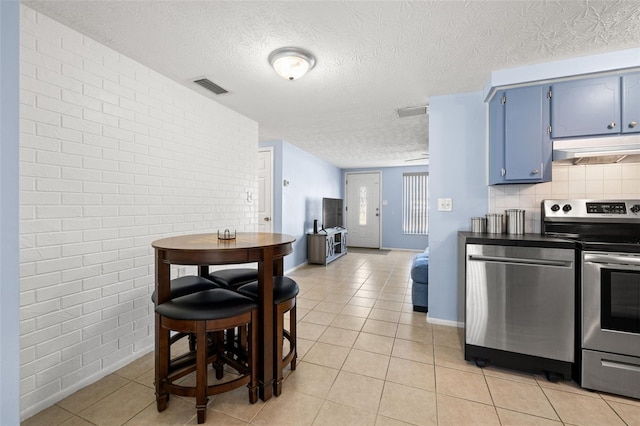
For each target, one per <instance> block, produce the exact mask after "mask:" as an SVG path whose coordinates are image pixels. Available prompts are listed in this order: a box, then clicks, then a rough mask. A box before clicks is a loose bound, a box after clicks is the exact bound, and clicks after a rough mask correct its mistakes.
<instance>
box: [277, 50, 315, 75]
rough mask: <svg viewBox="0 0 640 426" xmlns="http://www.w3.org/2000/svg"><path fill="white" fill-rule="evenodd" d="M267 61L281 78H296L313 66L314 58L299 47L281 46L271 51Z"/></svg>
mask: <svg viewBox="0 0 640 426" xmlns="http://www.w3.org/2000/svg"><path fill="white" fill-rule="evenodd" d="M269 63H270V64H271V66H272V67H273V69H274V70H276V72H277V73H278V74H279V75H280V76H281V77H282V78H286V79H287V80H297V79H299V78H300V77H302V76H303V75H305V74H306V73H307V71H309V70H310V69H311V68H313V66H314V65H315V64H316V58H315V57H314V56H313V54H312V53H311V52H309V51H306V50H304V49H300V48H299V47H281V48H280V49H276V50H274V51H273V52H271V54H270V55H269Z"/></svg>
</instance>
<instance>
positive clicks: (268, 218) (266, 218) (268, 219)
mask: <svg viewBox="0 0 640 426" xmlns="http://www.w3.org/2000/svg"><path fill="white" fill-rule="evenodd" d="M263 220H264V221H265V222H269V221H270V220H271V218H270V217H265V218H264V219H263Z"/></svg>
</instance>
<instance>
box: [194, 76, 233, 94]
mask: <svg viewBox="0 0 640 426" xmlns="http://www.w3.org/2000/svg"><path fill="white" fill-rule="evenodd" d="M193 82H194V83H196V84H199V85H200V86H202V87H204V88H205V89H207V90H209V91H211V92H213V93H215V94H216V95H222V94H223V93H229V92H227V91H226V90H224V89H223V88H222V87H220V86H218V85H217V84H215V83H214V82H213V81H211V80H208V79H206V78H201V79H199V80H194V81H193Z"/></svg>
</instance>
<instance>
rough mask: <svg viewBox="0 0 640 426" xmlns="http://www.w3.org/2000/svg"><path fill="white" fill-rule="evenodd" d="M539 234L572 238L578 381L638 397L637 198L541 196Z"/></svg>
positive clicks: (639, 278) (639, 265) (639, 215)
mask: <svg viewBox="0 0 640 426" xmlns="http://www.w3.org/2000/svg"><path fill="white" fill-rule="evenodd" d="M542 210H543V233H544V234H546V235H552V236H562V237H565V238H569V239H572V240H574V241H576V242H577V244H578V247H579V249H580V251H581V258H582V265H581V271H580V274H579V277H578V279H579V280H580V283H581V286H580V290H581V303H580V304H579V306H580V307H581V311H582V312H581V317H582V324H581V330H579V332H580V335H581V341H580V342H579V344H580V347H581V353H580V356H581V366H580V377H579V379H581V385H582V386H583V387H585V388H588V389H593V390H600V391H605V392H611V393H616V394H620V395H625V396H630V397H633V398H640V200H606V201H597V200H545V201H544V202H543V205H542Z"/></svg>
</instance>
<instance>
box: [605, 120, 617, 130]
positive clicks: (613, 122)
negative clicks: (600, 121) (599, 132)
mask: <svg viewBox="0 0 640 426" xmlns="http://www.w3.org/2000/svg"><path fill="white" fill-rule="evenodd" d="M607 127H609V128H610V129H615V127H616V122H615V121H612V122H611V124H609V126H607Z"/></svg>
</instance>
